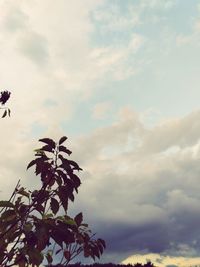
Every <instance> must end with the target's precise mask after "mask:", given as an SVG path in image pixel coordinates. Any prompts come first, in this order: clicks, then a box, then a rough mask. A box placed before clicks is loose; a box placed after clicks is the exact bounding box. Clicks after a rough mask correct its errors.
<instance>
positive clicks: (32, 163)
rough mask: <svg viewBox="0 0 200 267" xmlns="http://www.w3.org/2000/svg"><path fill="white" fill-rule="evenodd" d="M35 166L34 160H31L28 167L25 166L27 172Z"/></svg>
mask: <svg viewBox="0 0 200 267" xmlns="http://www.w3.org/2000/svg"><path fill="white" fill-rule="evenodd" d="M35 164H36V160H35V159H34V160H32V161H31V162H30V163H29V164H28V166H27V168H26V169H27V170H28V169H29V168H30V167H32V166H33V165H35Z"/></svg>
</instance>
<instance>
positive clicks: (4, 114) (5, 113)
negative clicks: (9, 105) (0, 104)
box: [2, 110, 7, 118]
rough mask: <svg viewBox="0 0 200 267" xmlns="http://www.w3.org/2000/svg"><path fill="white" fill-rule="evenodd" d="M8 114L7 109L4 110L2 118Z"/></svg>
mask: <svg viewBox="0 0 200 267" xmlns="http://www.w3.org/2000/svg"><path fill="white" fill-rule="evenodd" d="M6 115H7V110H5V111H4V113H3V115H2V118H4V117H5V116H6Z"/></svg>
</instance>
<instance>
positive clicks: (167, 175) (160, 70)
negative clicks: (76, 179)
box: [0, 0, 200, 267]
mask: <svg viewBox="0 0 200 267" xmlns="http://www.w3.org/2000/svg"><path fill="white" fill-rule="evenodd" d="M0 33H1V34H0V47H1V49H0V59H1V60H0V85H1V90H9V91H11V93H12V94H11V99H10V101H9V107H10V109H11V112H12V113H11V118H4V119H2V120H1V131H0V147H1V157H0V182H1V191H0V194H1V195H0V196H1V198H2V199H4V198H7V197H8V196H9V195H10V194H11V192H12V190H13V188H14V186H15V185H16V183H17V181H18V179H19V178H20V179H21V182H22V183H23V185H25V186H27V187H28V188H34V187H36V186H37V185H38V184H39V181H38V178H37V177H35V176H34V175H33V174H32V173H31V172H27V171H26V166H27V164H28V163H29V162H30V161H31V159H32V158H33V156H34V152H33V150H34V148H37V147H39V146H40V144H39V143H38V139H40V138H43V137H50V138H55V139H56V140H58V139H59V138H60V137H61V136H63V135H66V136H68V147H69V148H70V149H71V150H72V151H73V153H72V155H71V158H72V159H73V160H76V161H77V162H78V163H79V165H80V166H81V167H82V168H83V172H82V174H81V177H82V185H81V187H80V190H79V194H78V195H77V197H76V200H75V202H74V204H72V205H71V206H70V212H71V214H76V213H78V212H80V211H82V212H83V215H84V218H85V221H86V222H88V223H89V225H90V226H91V229H92V230H93V231H94V232H97V235H98V236H99V237H101V238H103V239H105V241H106V244H107V249H106V251H105V253H104V254H103V256H102V259H101V262H116V263H118V262H124V263H135V262H137V261H139V260H140V261H142V260H143V261H146V260H147V259H152V261H154V262H155V263H156V264H157V266H158V267H167V266H168V267H169V266H172V265H173V266H185V265H187V266H188V265H193V264H197V263H199V264H200V228H199V221H200V164H199V163H200V139H199V137H200V109H199V99H200V75H199V70H200V1H198V0H123V1H122V0H84V1H83V0H76V1H73V0H68V1H66V0H57V1H54V0H43V1H39V0H32V1H25V0H15V1H11V0H6V1H1V2H0ZM169 261H170V262H171V263H170V262H169ZM185 263H186V264H185Z"/></svg>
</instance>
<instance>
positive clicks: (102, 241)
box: [98, 238, 106, 248]
mask: <svg viewBox="0 0 200 267" xmlns="http://www.w3.org/2000/svg"><path fill="white" fill-rule="evenodd" d="M98 241H99V242H101V244H102V246H103V247H104V248H106V242H105V241H104V240H103V239H101V238H98Z"/></svg>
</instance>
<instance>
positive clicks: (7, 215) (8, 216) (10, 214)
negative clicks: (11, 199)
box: [1, 210, 16, 221]
mask: <svg viewBox="0 0 200 267" xmlns="http://www.w3.org/2000/svg"><path fill="white" fill-rule="evenodd" d="M15 218H16V213H15V211H14V210H6V211H4V212H3V213H2V215H1V220H5V221H12V220H13V219H15Z"/></svg>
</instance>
